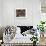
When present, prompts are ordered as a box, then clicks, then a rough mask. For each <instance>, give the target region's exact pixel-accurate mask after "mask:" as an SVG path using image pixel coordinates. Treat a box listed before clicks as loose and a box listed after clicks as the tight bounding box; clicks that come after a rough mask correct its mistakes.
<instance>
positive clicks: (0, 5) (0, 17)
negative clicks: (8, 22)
mask: <svg viewBox="0 0 46 46" xmlns="http://www.w3.org/2000/svg"><path fill="white" fill-rule="evenodd" d="M1 24H2V0H0V26H1Z"/></svg>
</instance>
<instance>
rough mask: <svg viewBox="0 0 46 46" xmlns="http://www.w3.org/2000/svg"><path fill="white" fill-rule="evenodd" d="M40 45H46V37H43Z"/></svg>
mask: <svg viewBox="0 0 46 46" xmlns="http://www.w3.org/2000/svg"><path fill="white" fill-rule="evenodd" d="M39 44H40V45H46V37H41V38H40V42H39Z"/></svg>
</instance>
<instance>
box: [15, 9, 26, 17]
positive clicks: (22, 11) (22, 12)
mask: <svg viewBox="0 0 46 46" xmlns="http://www.w3.org/2000/svg"><path fill="white" fill-rule="evenodd" d="M16 17H26V9H16Z"/></svg>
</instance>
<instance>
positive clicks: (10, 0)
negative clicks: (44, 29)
mask: <svg viewBox="0 0 46 46" xmlns="http://www.w3.org/2000/svg"><path fill="white" fill-rule="evenodd" d="M16 8H26V9H27V15H26V17H24V18H16V17H15V14H16V13H15V10H16ZM2 13H3V15H2V16H3V20H2V22H3V23H2V25H3V26H5V25H14V24H15V25H34V26H36V25H37V24H38V22H39V20H40V0H3V11H2Z"/></svg>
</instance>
